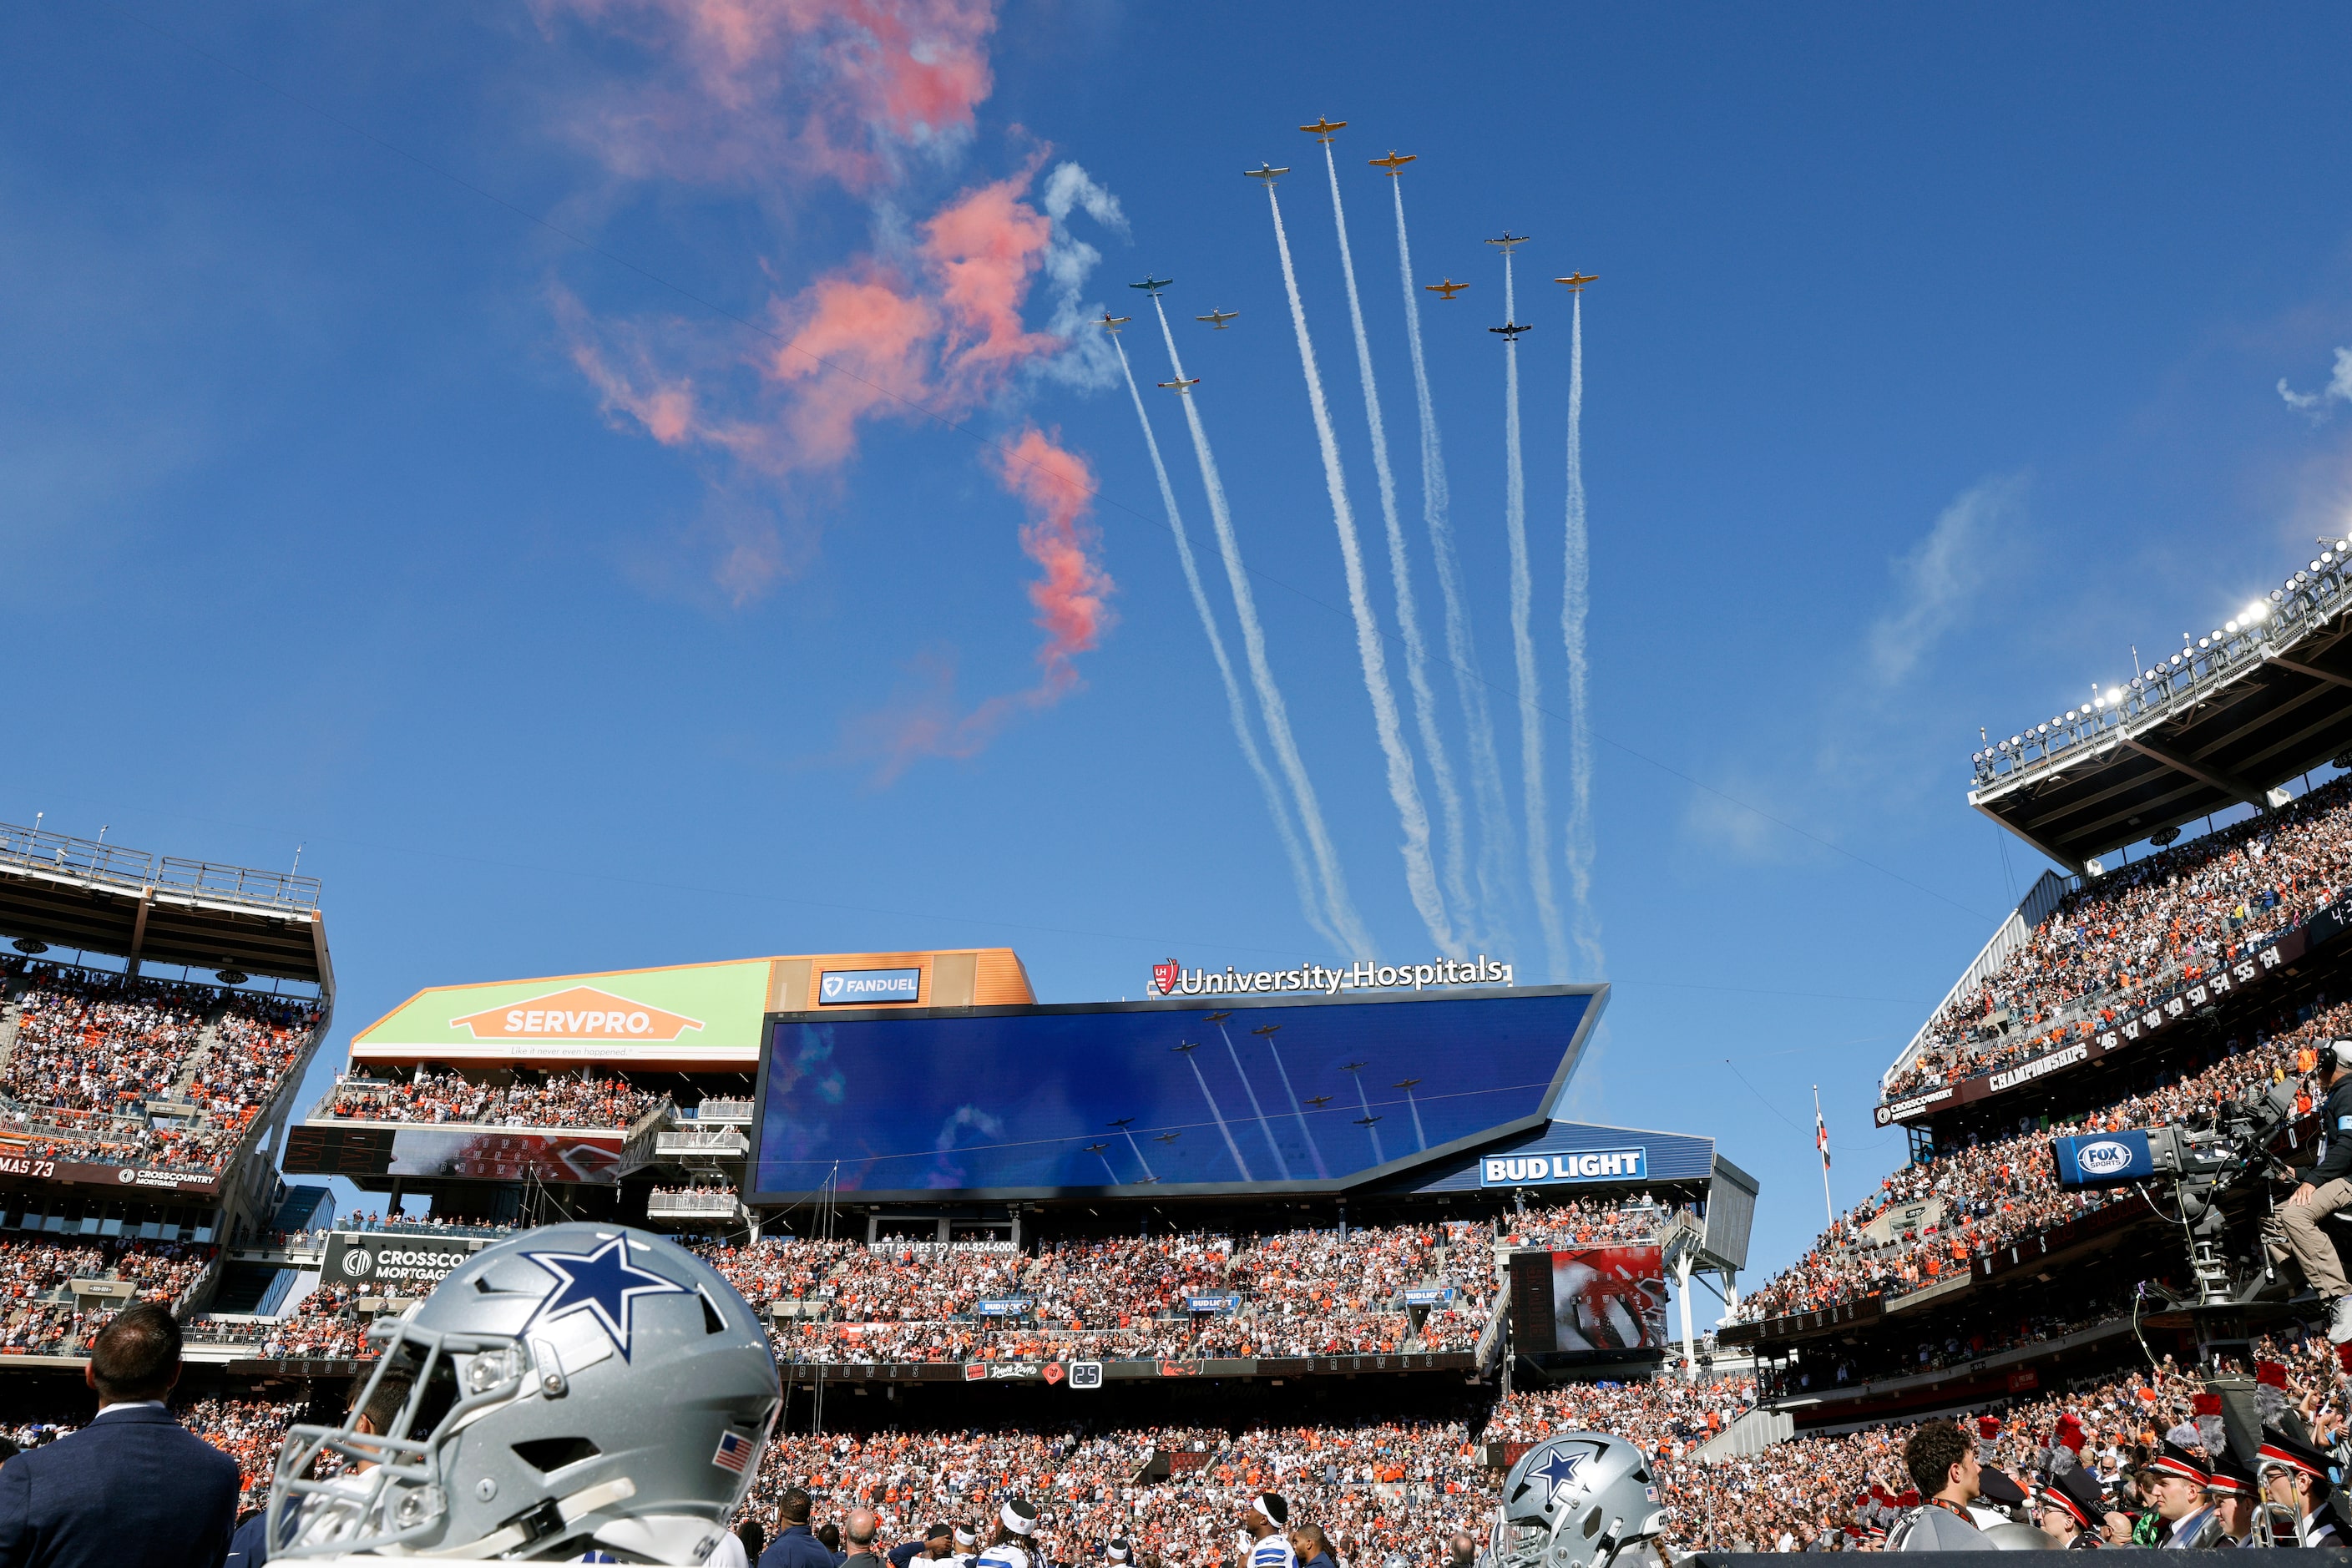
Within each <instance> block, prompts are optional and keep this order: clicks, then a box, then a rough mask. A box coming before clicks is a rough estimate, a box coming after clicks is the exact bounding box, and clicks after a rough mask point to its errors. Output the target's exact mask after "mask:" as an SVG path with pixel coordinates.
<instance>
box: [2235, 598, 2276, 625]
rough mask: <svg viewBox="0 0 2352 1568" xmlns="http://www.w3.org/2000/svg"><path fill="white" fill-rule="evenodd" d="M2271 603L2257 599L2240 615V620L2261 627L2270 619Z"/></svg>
mask: <svg viewBox="0 0 2352 1568" xmlns="http://www.w3.org/2000/svg"><path fill="white" fill-rule="evenodd" d="M2270 616H2271V606H2270V601H2268V600H2267V599H2256V600H2255V601H2254V602H2253V603H2252V604H2251V605H2247V606H2246V607H2245V609H2244V610H2243V611H2242V612H2241V613H2240V615H2239V616H2238V618H2239V619H2240V620H2242V621H2251V622H2252V623H2253V624H2255V625H2257V626H2259V625H2261V624H2262V623H2263V622H2264V621H2266V620H2268V619H2270Z"/></svg>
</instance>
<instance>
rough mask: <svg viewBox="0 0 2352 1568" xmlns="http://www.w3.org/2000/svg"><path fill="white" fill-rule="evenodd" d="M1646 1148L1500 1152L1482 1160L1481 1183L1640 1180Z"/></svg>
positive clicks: (1518, 1184)
mask: <svg viewBox="0 0 2352 1568" xmlns="http://www.w3.org/2000/svg"><path fill="white" fill-rule="evenodd" d="M1646 1152H1647V1151H1645V1150H1642V1149H1612V1150H1609V1151H1607V1152H1595V1153H1586V1154H1510V1155H1496V1156H1494V1157H1493V1158H1490V1159H1486V1160H1481V1161H1480V1162H1479V1163H1478V1175H1479V1184H1480V1185H1481V1186H1488V1187H1532V1186H1538V1185H1543V1184H1549V1183H1553V1182H1638V1181H1641V1180H1643V1176H1644V1172H1643V1163H1644V1162H1643V1154H1644V1153H1646Z"/></svg>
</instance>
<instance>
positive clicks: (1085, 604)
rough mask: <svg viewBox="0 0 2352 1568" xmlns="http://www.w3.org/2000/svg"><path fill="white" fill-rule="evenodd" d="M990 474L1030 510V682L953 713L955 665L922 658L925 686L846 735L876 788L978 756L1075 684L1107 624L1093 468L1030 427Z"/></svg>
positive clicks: (1026, 539) (1025, 533) (1024, 542)
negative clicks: (1079, 661)
mask: <svg viewBox="0 0 2352 1568" xmlns="http://www.w3.org/2000/svg"><path fill="white" fill-rule="evenodd" d="M997 477H998V478H999V479H1002V480H1003V484H1004V488H1005V489H1007V490H1009V491H1011V492H1012V493H1013V495H1015V496H1018V497H1019V498H1021V500H1024V502H1026V503H1027V504H1028V506H1029V509H1030V513H1031V515H1030V519H1029V521H1027V522H1025V523H1024V524H1023V525H1022V527H1021V550H1022V553H1024V554H1025V555H1027V556H1028V557H1029V559H1030V560H1032V561H1034V562H1035V563H1037V566H1038V569H1039V572H1040V575H1039V577H1038V578H1037V580H1036V581H1035V582H1034V583H1032V584H1029V602H1030V604H1032V605H1034V606H1035V607H1036V610H1037V619H1036V625H1037V627H1038V629H1039V630H1041V631H1043V632H1044V633H1045V642H1044V643H1043V644H1042V645H1040V647H1038V649H1037V665H1038V678H1037V684H1036V685H1034V686H1032V687H1029V688H1028V689H1025V690H1021V691H1013V692H1006V693H1003V694H1002V695H1000V696H995V697H991V698H989V699H988V700H986V701H984V702H982V703H981V704H980V705H979V706H978V707H976V708H974V709H973V710H971V711H970V712H969V713H962V714H959V713H957V712H956V704H955V669H954V666H953V664H952V663H951V662H950V661H949V660H947V659H945V658H940V657H938V656H933V657H930V658H925V659H923V660H920V661H919V662H918V667H917V668H918V671H919V674H921V675H922V676H923V677H924V679H925V680H926V683H927V689H925V690H923V691H921V692H919V693H918V694H916V695H914V696H912V697H909V698H906V699H902V700H900V701H899V702H898V703H897V704H895V705H894V706H893V707H892V708H890V709H889V710H887V711H885V712H882V713H880V714H877V715H876V716H875V717H873V718H872V719H870V720H867V721H863V722H861V723H859V724H857V725H856V726H855V727H854V728H853V730H852V731H851V733H850V736H849V750H850V751H851V752H852V753H853V754H856V755H859V756H862V757H866V758H871V759H874V760H875V761H876V762H877V768H876V771H875V783H876V784H888V783H890V782H891V781H892V780H894V779H896V778H897V777H898V775H899V774H900V773H904V772H906V770H907V769H908V767H909V766H911V765H912V764H913V763H915V762H917V761H918V760H919V759H921V758H924V757H950V758H964V757H971V756H975V755H977V754H978V753H979V752H981V751H982V750H983V749H985V748H986V747H987V745H988V743H989V742H991V741H993V740H994V739H995V738H996V737H997V735H998V733H999V732H1000V731H1003V728H1004V726H1005V725H1006V724H1007V723H1009V722H1011V721H1013V719H1015V718H1017V717H1018V716H1019V715H1021V714H1023V713H1034V712H1035V711H1037V710H1040V709H1044V708H1050V707H1052V706H1053V705H1054V704H1055V703H1056V702H1059V701H1060V700H1062V699H1063V698H1065V697H1066V696H1068V695H1069V694H1070V693H1071V692H1073V691H1075V690H1076V689H1078V687H1079V685H1080V679H1079V676H1078V670H1077V666H1076V663H1075V662H1074V661H1075V660H1076V658H1077V656H1078V655H1080V654H1082V653H1091V652H1093V651H1094V649H1095V648H1096V647H1098V646H1099V645H1100V643H1101V641H1102V635H1103V633H1104V632H1105V631H1107V630H1108V629H1109V627H1110V624H1111V619H1112V616H1111V611H1110V606H1109V604H1108V600H1109V598H1110V595H1112V593H1113V592H1115V591H1116V587H1117V585H1116V584H1113V583H1112V582H1111V579H1110V574H1109V573H1108V572H1106V571H1104V570H1103V568H1102V565H1101V563H1099V562H1098V561H1097V560H1096V559H1095V552H1096V549H1097V546H1098V545H1099V543H1100V542H1101V541H1100V537H1099V536H1098V535H1097V533H1096V531H1095V530H1094V528H1093V526H1092V525H1091V524H1089V523H1088V522H1087V513H1088V511H1090V510H1092V508H1093V505H1094V497H1095V491H1096V488H1097V487H1096V482H1095V475H1094V469H1093V468H1092V467H1091V466H1089V465H1088V464H1087V460H1086V459H1085V458H1081V457H1079V456H1078V455H1077V454H1076V453H1075V452H1072V451H1070V450H1068V449H1067V448H1066V447H1061V446H1059V445H1057V444H1056V442H1055V437H1049V436H1047V435H1046V434H1045V432H1043V431H1041V430H1038V429H1036V428H1035V427H1034V426H1033V427H1031V428H1029V429H1027V430H1024V431H1023V432H1022V433H1021V438H1020V439H1019V440H1018V441H1015V442H1014V443H1013V445H1012V446H1011V447H1009V448H1007V449H1006V450H1004V451H1003V453H1002V454H1000V457H999V460H998V465H997Z"/></svg>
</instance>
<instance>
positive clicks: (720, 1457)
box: [710, 1432, 760, 1476]
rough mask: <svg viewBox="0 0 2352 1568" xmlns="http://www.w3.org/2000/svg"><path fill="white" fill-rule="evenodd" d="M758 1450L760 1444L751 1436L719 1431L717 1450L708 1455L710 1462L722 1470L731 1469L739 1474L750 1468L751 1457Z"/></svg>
mask: <svg viewBox="0 0 2352 1568" xmlns="http://www.w3.org/2000/svg"><path fill="white" fill-rule="evenodd" d="M759 1451H760V1445H759V1444H757V1443H755V1442H753V1441H752V1440H751V1438H749V1437H746V1436H742V1435H741V1434H740V1433H736V1432H721V1433H720V1434H719V1452H717V1453H715V1454H713V1455H711V1456H710V1462H711V1463H712V1464H714V1465H716V1466H718V1467H719V1468H720V1469H722V1470H732V1471H734V1472H735V1473H736V1474H737V1475H739V1476H740V1475H741V1474H742V1473H743V1472H744V1470H746V1469H747V1468H750V1466H751V1457H752V1456H753V1455H755V1454H757V1453H758V1452H759Z"/></svg>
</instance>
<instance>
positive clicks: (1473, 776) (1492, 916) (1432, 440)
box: [1389, 180, 1517, 947]
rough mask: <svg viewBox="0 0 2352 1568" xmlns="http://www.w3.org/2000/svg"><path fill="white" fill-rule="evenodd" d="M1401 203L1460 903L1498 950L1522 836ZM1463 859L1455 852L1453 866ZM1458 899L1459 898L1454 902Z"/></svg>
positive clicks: (1401, 249) (1401, 267)
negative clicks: (1455, 729) (1461, 797)
mask: <svg viewBox="0 0 2352 1568" xmlns="http://www.w3.org/2000/svg"><path fill="white" fill-rule="evenodd" d="M1389 189H1390V192H1391V195H1394V196H1395V197H1396V229H1397V277H1398V279H1399V280H1400V281H1401V282H1402V284H1403V286H1404V327H1405V341H1406V342H1407V343H1408V344H1410V345H1411V347H1412V390H1413V395H1414V399H1415V401H1416V403H1417V405H1418V407H1419V410H1420V414H1421V516H1422V522H1423V525H1424V526H1425V527H1426V528H1427V529H1428V531H1429V552H1430V554H1431V555H1432V556H1433V557H1434V558H1435V559H1436V562H1437V592H1438V596H1439V598H1440V599H1441V600H1442V601H1443V603H1444V606H1445V655H1446V662H1447V663H1449V664H1450V665H1452V666H1453V668H1454V691H1455V694H1456V695H1457V696H1458V697H1459V698H1460V700H1461V702H1462V729H1463V732H1464V735H1465V739H1466V741H1467V742H1468V749H1469V753H1470V795H1471V799H1472V801H1473V802H1475V805H1476V806H1477V809H1478V902H1477V903H1476V904H1475V905H1473V904H1470V903H1469V902H1467V901H1466V900H1460V901H1461V904H1462V908H1463V910H1465V921H1467V919H1468V915H1467V911H1469V910H1473V909H1475V910H1478V911H1480V912H1482V913H1483V914H1484V916H1485V919H1486V945H1487V946H1490V947H1491V946H1497V945H1500V942H1499V933H1500V930H1501V927H1502V925H1503V911H1504V910H1506V909H1507V908H1508V907H1509V899H1510V889H1511V877H1512V872H1511V867H1512V864H1513V862H1514V860H1515V859H1516V853H1515V850H1514V847H1513V846H1514V841H1515V839H1516V838H1517V833H1516V831H1515V829H1514V827H1513V826H1512V822H1511V808H1510V805H1509V804H1508V802H1507V800H1506V799H1505V798H1504V795H1503V764H1502V762H1501V759H1500V758H1499V756H1498V755H1497V753H1496V750H1495V721H1494V717H1493V715H1492V714H1491V713H1489V712H1488V710H1487V708H1486V678H1485V676H1484V675H1482V674H1481V673H1480V672H1479V668H1478V647H1477V639H1476V637H1475V635H1474V633H1473V632H1472V630H1471V627H1470V610H1469V605H1468V601H1467V598H1466V597H1465V595H1464V593H1463V591H1462V561H1461V557H1460V556H1459V554H1458V553H1456V552H1455V550H1454V516H1453V508H1454V501H1453V495H1452V492H1451V489H1450V487H1448V485H1447V484H1446V480H1445V450H1444V447H1443V446H1442V445H1441V444H1440V443H1439V441H1438V436H1437V405H1436V403H1435V402H1434V401H1433V399H1432V398H1431V397H1430V395H1429V364H1428V362H1427V361H1426V360H1424V359H1423V357H1422V352H1421V306H1420V302H1419V300H1417V299H1416V297H1415V296H1414V294H1413V281H1412V241H1411V240H1409V239H1408V238H1406V237H1405V228H1404V182H1403V181H1402V180H1391V181H1390V182H1389ZM1457 854H1458V852H1457V851H1456V850H1454V848H1453V847H1452V846H1450V845H1449V847H1448V849H1447V857H1448V859H1449V861H1450V862H1454V863H1458V861H1457V860H1456V857H1457ZM1456 898H1457V900H1459V895H1458V894H1457V895H1456Z"/></svg>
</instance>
